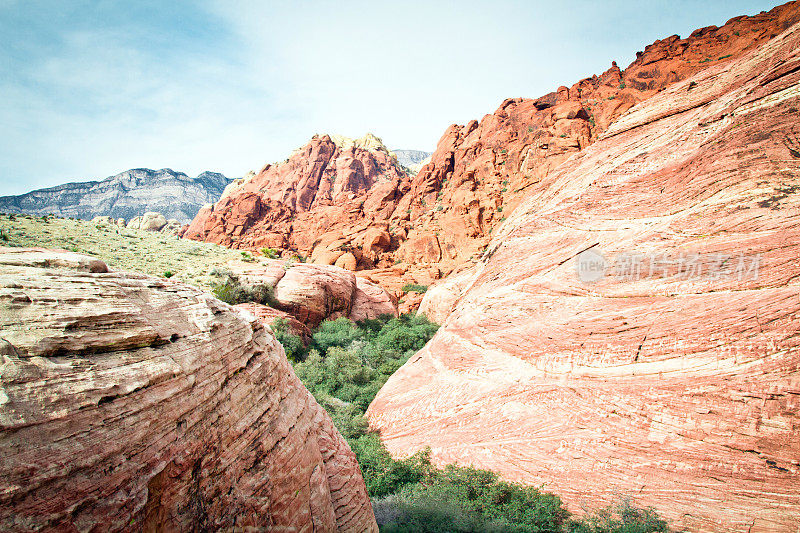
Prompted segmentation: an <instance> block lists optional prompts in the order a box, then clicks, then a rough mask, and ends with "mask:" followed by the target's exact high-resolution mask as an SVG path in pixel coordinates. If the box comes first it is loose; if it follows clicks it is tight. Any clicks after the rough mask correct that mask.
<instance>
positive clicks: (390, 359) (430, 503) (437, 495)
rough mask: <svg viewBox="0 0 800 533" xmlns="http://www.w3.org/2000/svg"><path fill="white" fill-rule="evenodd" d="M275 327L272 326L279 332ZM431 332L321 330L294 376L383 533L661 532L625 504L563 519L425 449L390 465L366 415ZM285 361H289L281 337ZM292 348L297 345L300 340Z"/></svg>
mask: <svg viewBox="0 0 800 533" xmlns="http://www.w3.org/2000/svg"><path fill="white" fill-rule="evenodd" d="M282 327H283V326H278V327H277V328H274V329H278V330H280V329H281V328H282ZM287 329H288V328H287ZM437 329H438V326H437V325H436V324H434V323H432V322H429V321H428V320H427V319H426V318H425V317H424V316H411V315H401V316H400V317H397V318H395V317H391V316H383V317H381V318H378V319H373V320H364V321H361V322H359V323H357V324H356V323H353V322H351V321H349V320H347V319H343V318H340V319H337V320H332V321H328V322H323V323H322V325H321V326H320V327H319V328H318V329H317V331H316V332H314V334H313V336H312V340H311V342H310V346H309V348H308V355H307V356H306V357H305V359H304V360H303V361H299V360H297V361H296V362H295V364H294V368H295V372H296V374H297V376H298V377H299V378H300V379H301V381H302V382H303V384H304V385H305V386H306V388H307V389H308V390H309V391H311V393H312V394H313V395H314V397H315V398H316V399H317V401H318V402H319V404H320V405H322V406H323V407H324V408H325V410H326V411H327V412H328V413H329V414H330V416H331V418H332V419H333V423H334V425H335V426H336V428H337V429H338V430H339V432H340V433H341V434H342V436H344V438H345V440H347V443H348V444H349V446H350V449H351V450H353V452H354V453H355V455H356V458H357V460H358V464H359V466H360V468H361V473H362V475H363V477H364V482H365V483H366V486H367V492H368V493H369V495H370V497H371V498H372V501H373V509H374V511H375V516H376V519H377V521H378V525H379V526H380V530H381V531H382V532H409V533H411V532H415V533H416V532H432V533H438V532H494V531H497V532H511V533H516V532H518V533H527V532H538V533H545V532H553V533H650V532H661V531H666V529H664V527H666V526H665V525H664V522H663V521H661V520H660V519H659V518H658V517H657V516H656V515H655V513H654V512H653V511H652V510H649V509H645V510H642V509H636V508H635V507H633V506H631V505H627V506H625V507H615V508H614V509H610V510H604V511H600V512H598V513H596V514H592V515H588V516H587V517H586V518H585V519H580V520H576V519H571V518H570V514H569V512H568V511H567V510H566V508H565V507H564V505H563V503H562V502H561V499H560V498H559V497H558V496H556V495H554V494H551V493H547V492H544V491H542V490H541V489H540V488H537V487H529V486H523V485H518V484H515V483H508V482H506V481H503V480H501V479H499V477H498V476H497V475H496V474H494V473H492V472H489V471H486V470H478V469H475V468H463V467H456V466H448V467H445V468H444V469H437V468H435V467H434V466H433V465H432V464H431V461H430V450H423V451H421V452H418V453H417V454H415V455H413V456H411V457H408V458H406V459H402V460H397V459H394V458H393V457H392V456H391V454H389V452H388V451H387V450H386V447H385V446H384V445H383V443H382V442H381V439H380V436H379V435H378V434H377V433H374V432H371V431H369V427H368V424H367V421H366V417H365V416H364V414H365V412H366V409H367V407H368V406H369V404H370V403H371V402H372V400H373V399H374V398H375V395H376V394H377V393H378V391H379V390H380V388H381V387H382V386H383V385H384V384H385V383H386V380H388V379H389V377H390V376H391V375H392V374H393V373H394V372H395V371H396V370H397V369H398V368H400V366H401V365H402V364H403V363H405V362H406V361H407V360H408V359H409V357H411V355H413V354H414V353H416V352H417V351H418V350H419V349H420V348H422V347H423V346H424V345H425V343H427V342H428V340H430V338H431V337H433V335H434V334H435V333H436V331H437ZM279 340H281V342H282V343H283V345H284V348H285V349H286V350H287V353H290V351H291V353H296V352H295V351H294V350H295V347H294V345H293V344H292V343H293V342H294V340H293V339H292V338H291V337H288V336H280V337H279ZM298 340H299V339H298Z"/></svg>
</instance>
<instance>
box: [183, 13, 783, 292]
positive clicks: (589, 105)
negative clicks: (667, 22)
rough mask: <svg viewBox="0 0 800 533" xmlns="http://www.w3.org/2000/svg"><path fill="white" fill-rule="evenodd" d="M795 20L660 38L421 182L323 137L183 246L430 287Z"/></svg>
mask: <svg viewBox="0 0 800 533" xmlns="http://www.w3.org/2000/svg"><path fill="white" fill-rule="evenodd" d="M797 19H798V8H797V6H796V4H794V3H790V4H787V5H785V6H781V7H778V8H775V9H773V10H772V11H770V12H768V13H761V14H759V15H755V16H753V17H736V18H734V19H731V20H730V21H728V23H726V24H725V25H723V26H721V27H716V26H709V27H706V28H702V29H699V30H697V31H695V32H693V33H692V34H691V35H690V36H688V37H686V38H680V37H679V36H677V35H674V36H671V37H668V38H666V39H662V40H660V41H656V42H655V43H653V44H652V45H649V46H647V47H646V48H645V49H644V50H643V51H642V52H640V53H638V54H637V58H636V60H635V61H634V62H633V63H631V64H630V65H629V66H628V67H627V68H626V69H624V70H623V69H621V68H619V67H618V66H617V65H616V64H615V63H612V65H611V67H610V68H609V69H608V70H607V71H606V72H604V73H602V74H601V75H599V76H592V77H589V78H586V79H583V80H580V81H579V82H577V83H575V84H573V85H572V86H571V87H560V88H558V89H557V90H556V91H553V92H552V93H550V94H547V95H544V96H542V97H540V98H510V99H507V100H505V101H504V102H502V104H501V105H500V107H499V108H498V109H497V110H496V111H495V112H494V113H492V114H489V115H486V116H485V117H483V119H481V120H480V121H478V120H473V121H471V122H469V123H468V124H466V125H452V126H450V127H449V128H448V129H447V131H445V133H444V135H443V136H442V138H441V140H440V141H439V143H438V145H437V148H436V151H435V152H434V153H433V154H432V155H431V157H430V162H429V163H427V164H426V165H424V166H423V167H422V168H421V170H420V171H419V173H418V174H416V175H414V172H411V173H407V172H405V171H404V169H402V168H400V166H399V165H398V164H397V162H398V161H400V162H401V163H402V160H401V158H400V156H398V157H397V159H393V157H392V154H391V153H390V152H389V151H388V150H387V149H386V148H385V147H384V146H383V144H382V143H380V142H379V140H376V138H375V137H374V136H367V137H365V138H364V139H358V140H352V139H344V138H340V137H336V136H321V137H316V138H314V139H312V141H311V142H310V143H309V144H308V145H306V146H305V147H303V148H302V149H300V150H298V151H296V152H295V153H293V154H292V155H291V156H290V157H289V159H288V160H287V161H285V162H283V163H278V164H275V165H267V166H266V167H265V168H264V169H263V170H262V171H261V172H260V173H258V174H257V175H256V174H253V175H252V176H251V177H249V178H245V179H243V180H237V182H235V183H234V184H232V185H231V186H230V187H229V188H228V190H227V192H226V194H225V195H224V196H223V198H222V199H221V200H220V201H219V202H218V203H217V204H215V205H214V206H213V207H212V206H209V207H207V208H204V209H203V210H202V211H201V212H200V213H199V214H198V216H197V217H196V218H195V220H194V221H193V223H192V225H191V227H190V228H189V230H188V231H187V232H186V234H185V236H186V237H188V238H192V239H198V240H206V241H210V242H215V243H220V244H224V245H226V246H231V247H234V248H242V249H258V248H260V247H263V246H269V247H273V248H280V249H285V250H287V251H288V252H287V253H301V254H302V255H304V256H308V257H311V258H312V260H313V262H315V263H322V264H336V262H337V261H339V260H340V258H341V257H342V256H345V255H346V254H350V255H347V256H346V257H345V258H344V259H341V262H340V263H339V265H340V266H344V267H345V268H350V267H352V265H353V260H354V259H355V270H357V271H373V270H381V271H383V272H386V270H387V269H389V268H391V267H392V266H393V265H396V264H398V263H401V264H404V265H405V267H406V269H405V270H406V272H407V277H424V276H425V274H424V271H425V270H426V269H428V268H429V267H431V266H435V267H436V268H438V269H439V270H440V272H441V274H442V275H443V276H446V275H448V274H450V273H451V272H453V271H454V270H456V269H459V268H461V267H462V265H464V264H472V263H475V262H476V261H477V260H478V259H479V258H480V256H481V254H482V253H483V252H484V250H485V248H486V246H487V245H488V243H489V241H490V240H491V237H492V232H493V231H495V230H496V228H497V227H498V226H499V225H500V224H502V222H503V221H504V220H505V219H506V217H508V215H509V214H510V213H511V212H513V210H514V209H515V208H516V207H517V206H518V205H519V204H520V202H522V201H523V200H524V199H525V198H527V197H528V196H529V195H531V194H536V193H537V191H538V190H540V189H541V188H542V187H543V186H545V184H546V178H547V176H548V175H549V174H550V173H551V172H552V171H553V170H554V169H555V168H557V167H558V166H559V165H560V164H562V163H563V162H564V161H566V160H567V159H569V158H570V157H573V156H574V155H575V154H577V153H579V152H580V151H582V150H584V149H585V148H586V147H588V146H590V145H591V144H593V143H594V142H596V141H597V140H598V139H599V138H600V136H602V134H603V133H604V132H605V131H606V130H607V129H608V128H609V126H610V125H611V124H612V123H613V122H615V121H616V120H617V119H618V118H619V117H621V116H622V115H623V114H624V113H625V112H627V111H628V110H629V109H631V108H632V107H633V106H635V105H636V104H638V103H640V102H643V101H646V100H647V99H649V98H651V97H653V96H654V95H656V94H658V93H659V92H660V91H663V90H665V89H666V88H668V87H671V86H672V85H674V84H675V83H678V82H681V81H682V80H685V79H687V78H688V77H689V76H692V75H693V74H695V73H697V72H699V71H701V70H704V69H708V68H717V67H720V66H723V65H727V64H730V63H731V62H732V61H735V60H736V59H737V58H739V57H741V56H742V55H743V54H746V53H748V52H749V51H751V50H753V49H754V48H755V47H757V46H759V45H760V44H763V43H764V42H766V41H767V40H769V39H770V38H771V37H774V36H775V35H777V34H779V33H780V32H782V31H784V30H785V29H786V28H788V27H789V26H790V25H791V24H792V23H793V22H795V21H796V20H797ZM398 153H400V154H401V155H403V151H398ZM415 157H416V156H415ZM375 229H377V230H379V231H382V232H385V233H386V234H387V235H388V236H389V244H388V245H384V246H382V247H380V248H376V247H370V246H368V245H365V242H366V240H367V235H366V234H367V232H368V231H372V230H375ZM365 248H366V249H365ZM379 276H380V277H384V278H385V275H383V274H379ZM384 287H385V288H387V290H390V291H392V290H393V289H392V288H391V287H390V286H388V285H384ZM410 299H412V298H409V300H410Z"/></svg>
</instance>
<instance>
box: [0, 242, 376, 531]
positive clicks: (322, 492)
mask: <svg viewBox="0 0 800 533" xmlns="http://www.w3.org/2000/svg"><path fill="white" fill-rule="evenodd" d="M248 316H250V315H242V314H240V313H238V312H236V311H235V310H234V309H233V308H232V307H230V306H228V305H226V304H223V303H221V302H219V301H218V300H216V299H214V298H211V297H209V296H208V295H206V294H204V293H203V292H201V291H200V290H199V289H196V288H193V287H190V286H187V285H182V284H179V283H174V282H170V281H167V280H162V279H157V278H151V277H147V276H144V275H140V274H133V273H122V272H107V268H105V265H104V264H102V263H101V262H99V261H96V260H94V259H91V258H87V257H83V256H78V255H77V254H69V253H60V252H52V251H42V250H29V249H28V250H26V249H8V248H4V249H0V332H2V334H1V337H2V338H0V360H1V361H2V366H0V376H1V377H0V471H1V472H2V475H1V476H0V529H2V530H3V531H31V530H57V531H90V530H92V531H95V530H103V531H143V530H144V531H194V530H203V531H220V530H228V531H233V530H250V531H308V532H310V531H337V530H339V531H359V532H360V531H377V526H376V524H375V519H374V516H373V515H372V508H371V506H370V502H369V498H368V497H367V494H366V487H365V485H364V481H363V479H362V478H361V473H360V470H359V467H358V464H357V463H356V459H355V456H354V454H353V453H352V452H351V451H350V449H349V447H348V446H347V444H346V443H345V442H344V440H343V439H342V437H341V436H340V435H339V433H338V432H337V431H336V429H335V428H334V426H333V423H332V421H331V420H330V418H329V417H328V415H327V414H326V413H325V411H324V410H323V409H322V408H321V407H320V406H319V405H318V404H317V403H316V402H315V401H314V399H313V397H312V396H311V395H310V394H309V393H308V391H307V390H306V389H305V388H304V387H303V386H302V384H301V383H300V381H299V380H298V379H297V377H296V376H295V375H294V373H293V371H292V369H291V367H290V366H289V364H288V362H287V361H286V357H285V356H284V354H283V349H282V348H281V346H280V344H279V343H278V342H277V341H276V340H275V338H274V337H273V336H272V335H271V334H270V333H268V331H267V330H265V328H264V327H263V326H262V325H261V324H260V322H258V321H257V320H255V319H252V317H251V318H247V317H248Z"/></svg>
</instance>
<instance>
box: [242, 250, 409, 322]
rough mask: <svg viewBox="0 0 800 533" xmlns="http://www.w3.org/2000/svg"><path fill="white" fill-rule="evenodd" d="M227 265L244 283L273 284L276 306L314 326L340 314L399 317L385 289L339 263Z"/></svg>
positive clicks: (355, 317) (357, 317) (271, 261)
mask: <svg viewBox="0 0 800 533" xmlns="http://www.w3.org/2000/svg"><path fill="white" fill-rule="evenodd" d="M227 266H228V268H229V269H230V270H231V272H233V273H234V274H235V275H236V276H238V278H239V280H240V281H242V282H244V283H248V284H251V285H268V286H270V287H272V288H273V294H274V296H275V303H274V305H275V307H276V308H277V309H279V310H280V311H281V312H283V313H284V314H288V315H291V316H292V317H294V318H295V319H296V320H297V321H299V322H300V323H301V324H303V325H305V326H306V327H308V328H311V329H313V328H316V327H317V326H318V325H319V324H320V322H322V321H323V320H328V319H336V318H339V317H347V318H350V319H351V320H354V321H355V320H362V319H364V318H377V317H378V316H380V315H383V314H391V315H394V316H397V305H396V301H395V299H394V298H392V296H391V295H390V294H389V293H388V292H386V290H385V289H383V288H382V287H381V286H380V285H378V284H376V283H372V282H370V281H368V280H365V279H361V278H356V276H355V275H354V274H353V272H351V271H349V270H345V269H343V268H340V267H337V266H332V265H313V264H308V263H292V262H289V261H283V260H278V259H262V260H261V261H260V262H259V263H258V264H255V265H254V264H252V263H245V262H242V261H231V262H229V263H228V264H227Z"/></svg>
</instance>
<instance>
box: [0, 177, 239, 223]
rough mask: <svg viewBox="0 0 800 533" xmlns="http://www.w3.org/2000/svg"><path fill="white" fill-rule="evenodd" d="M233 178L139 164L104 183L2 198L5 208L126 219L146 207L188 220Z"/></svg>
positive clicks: (73, 184) (1, 207)
mask: <svg viewBox="0 0 800 533" xmlns="http://www.w3.org/2000/svg"><path fill="white" fill-rule="evenodd" d="M230 182H231V180H230V179H228V178H226V177H225V176H224V175H223V174H220V173H218V172H208V171H206V172H202V173H201V174H199V175H198V176H197V177H195V178H190V177H189V176H188V175H186V174H185V173H183V172H176V171H174V170H172V169H170V168H162V169H160V170H152V169H149V168H134V169H130V170H126V171H124V172H120V173H119V174H116V175H114V176H110V177H108V178H106V179H104V180H102V181H86V182H70V183H65V184H62V185H56V186H54V187H48V188H45V189H37V190H34V191H31V192H29V193H26V194H20V195H16V196H1V197H0V211H3V212H8V213H27V214H32V215H45V214H54V215H57V216H62V217H75V218H82V219H91V218H93V217H96V216H111V217H114V218H124V219H126V220H130V219H131V218H133V217H135V216H139V215H141V214H143V213H145V212H146V211H158V212H160V213H162V214H163V215H164V216H165V217H166V218H168V219H170V218H175V219H177V220H179V221H180V222H182V223H186V222H189V221H190V220H191V219H192V218H193V217H194V215H195V214H197V211H198V210H199V209H200V207H202V206H203V205H204V204H207V203H212V202H215V201H217V199H218V198H219V197H220V195H222V191H223V190H224V189H225V187H226V186H227V185H228V184H229V183H230Z"/></svg>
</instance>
